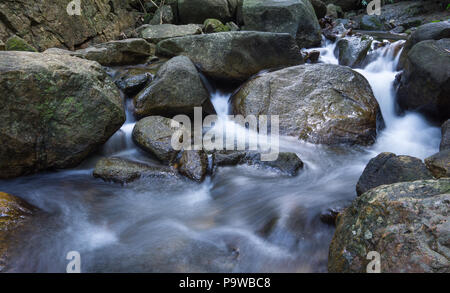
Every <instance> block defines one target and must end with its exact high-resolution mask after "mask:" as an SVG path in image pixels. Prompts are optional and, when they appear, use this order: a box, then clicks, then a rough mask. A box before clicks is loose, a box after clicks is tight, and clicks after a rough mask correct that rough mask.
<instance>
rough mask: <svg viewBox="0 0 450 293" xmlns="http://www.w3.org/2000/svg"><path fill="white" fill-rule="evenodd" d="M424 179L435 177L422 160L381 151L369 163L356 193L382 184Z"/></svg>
mask: <svg viewBox="0 0 450 293" xmlns="http://www.w3.org/2000/svg"><path fill="white" fill-rule="evenodd" d="M422 179H433V176H432V174H431V173H430V172H429V171H428V169H427V167H426V166H425V164H424V163H423V162H422V160H420V159H418V158H414V157H410V156H397V155H395V154H393V153H381V154H379V155H378V156H376V157H375V158H373V159H371V160H370V161H369V163H368V164H367V166H366V168H365V169H364V172H363V173H362V174H361V177H360V178H359V180H358V183H357V184H356V193H357V194H358V195H361V194H363V193H364V192H366V191H368V190H370V189H372V188H375V187H378V186H380V185H384V184H392V183H397V182H406V181H415V180H422Z"/></svg>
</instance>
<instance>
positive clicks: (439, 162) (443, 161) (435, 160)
mask: <svg viewBox="0 0 450 293" xmlns="http://www.w3.org/2000/svg"><path fill="white" fill-rule="evenodd" d="M425 164H426V165H427V167H428V169H429V170H430V171H431V173H433V175H434V177H436V178H442V177H450V149H447V150H444V151H441V152H439V153H437V154H434V155H432V156H431V157H428V158H426V159H425Z"/></svg>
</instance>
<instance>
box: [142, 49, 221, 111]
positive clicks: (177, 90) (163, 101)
mask: <svg viewBox="0 0 450 293" xmlns="http://www.w3.org/2000/svg"><path fill="white" fill-rule="evenodd" d="M134 104H135V109H134V112H135V114H136V115H137V116H141V117H142V116H149V115H162V116H167V117H173V116H175V115H178V114H186V115H190V116H192V117H193V116H194V107H202V109H203V113H206V114H215V110H214V106H213V105H212V103H211V100H210V98H209V93H208V91H207V90H206V88H205V86H204V85H203V83H202V80H201V78H200V75H199V73H198V71H197V68H196V67H195V65H194V63H192V61H191V60H190V59H189V58H188V57H186V56H177V57H174V58H172V59H170V60H169V61H167V62H166V63H165V64H164V65H163V66H162V67H161V68H160V69H159V70H158V73H157V74H156V76H155V79H154V80H153V81H152V82H151V83H150V84H149V85H148V86H147V87H146V88H145V89H143V90H142V91H141V92H140V93H139V94H138V95H137V96H136V97H135V99H134Z"/></svg>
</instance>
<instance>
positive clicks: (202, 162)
mask: <svg viewBox="0 0 450 293" xmlns="http://www.w3.org/2000/svg"><path fill="white" fill-rule="evenodd" d="M178 164H179V168H178V170H179V172H180V174H182V175H184V176H186V177H187V178H189V179H191V180H194V181H197V182H202V181H203V180H204V179H205V176H206V172H207V170H208V156H207V155H206V153H205V152H204V151H194V150H192V151H183V153H182V154H181V158H180V160H179V161H178Z"/></svg>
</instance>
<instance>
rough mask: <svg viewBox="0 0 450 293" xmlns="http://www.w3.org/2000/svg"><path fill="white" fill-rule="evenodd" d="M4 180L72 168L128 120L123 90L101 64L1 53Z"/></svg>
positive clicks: (0, 162)
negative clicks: (120, 90)
mask: <svg viewBox="0 0 450 293" xmlns="http://www.w3.org/2000/svg"><path fill="white" fill-rule="evenodd" d="M0 92H1V93H2V94H3V96H2V99H0V135H1V137H2V138H3V139H2V143H1V145H0V178H8V177H15V176H19V175H25V174H30V173H34V172H37V171H40V170H45V169H49V168H70V167H74V166H76V165H77V164H79V163H80V162H81V161H82V160H83V159H84V158H86V157H87V156H88V155H89V154H90V153H92V152H93V151H95V150H96V149H97V148H98V147H99V146H101V145H102V144H103V143H105V142H106V141H107V140H108V138H109V137H110V136H111V135H113V134H114V133H115V132H116V131H117V130H118V129H119V128H120V127H121V126H122V124H123V123H124V121H125V111H124V107H123V103H122V100H121V98H120V94H119V91H118V90H117V87H116V86H115V85H114V83H113V82H112V80H111V79H110V78H109V77H108V76H107V74H106V73H105V72H104V71H103V69H102V67H101V66H100V65H99V64H98V63H97V62H92V61H87V60H83V59H80V58H76V57H71V56H68V55H54V54H41V53H31V52H9V51H4V52H3V51H2V52H0Z"/></svg>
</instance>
